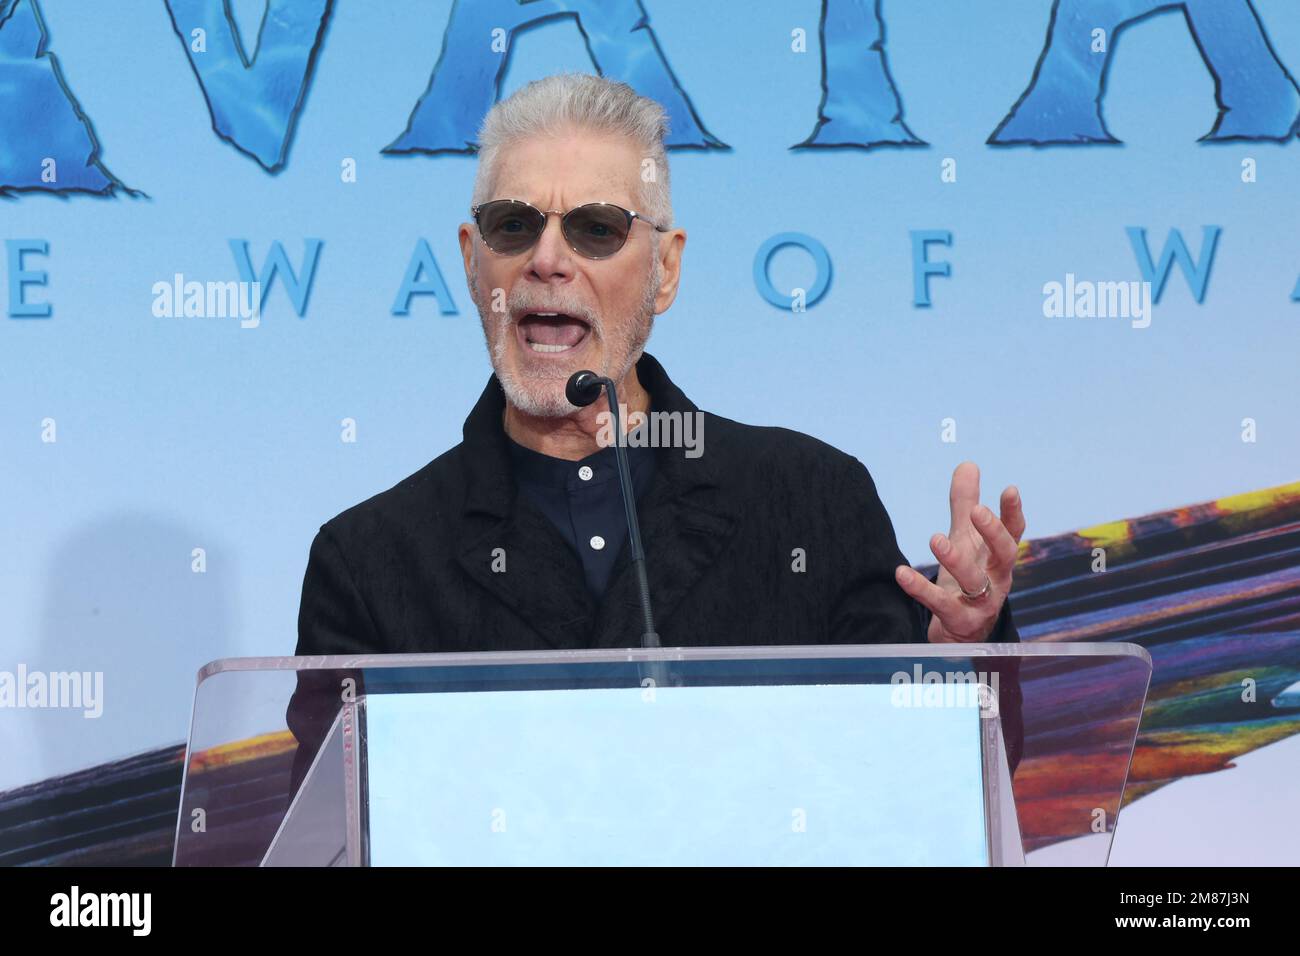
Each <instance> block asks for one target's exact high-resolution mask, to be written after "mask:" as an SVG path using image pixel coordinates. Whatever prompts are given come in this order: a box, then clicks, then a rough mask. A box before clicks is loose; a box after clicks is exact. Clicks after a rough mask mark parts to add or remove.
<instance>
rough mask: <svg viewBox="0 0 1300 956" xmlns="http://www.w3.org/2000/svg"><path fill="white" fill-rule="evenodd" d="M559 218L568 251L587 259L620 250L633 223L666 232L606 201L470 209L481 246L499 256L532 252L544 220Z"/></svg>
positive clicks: (518, 202) (504, 202) (517, 202)
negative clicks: (564, 209) (569, 205)
mask: <svg viewBox="0 0 1300 956" xmlns="http://www.w3.org/2000/svg"><path fill="white" fill-rule="evenodd" d="M552 213H553V214H555V215H557V216H559V217H560V230H561V232H563V233H564V238H565V240H566V241H567V242H568V243H569V248H570V249H572V250H573V251H574V252H576V253H577V254H578V255H580V256H585V257H586V258H588V259H604V258H606V257H607V256H612V255H613V254H614V253H616V252H618V250H620V249H622V248H623V245H624V243H626V242H627V237H628V233H630V232H631V231H632V223H633V222H634V221H635V220H637V219H640V220H641V221H642V222H644V223H646V224H647V225H650V226H654V228H655V230H656V231H657V232H667V231H668V227H667V226H660V225H657V224H656V223H653V222H651V221H650V220H649V219H647V218H646V217H645V216H643V215H641V214H640V213H636V212H632V210H630V209H624V208H623V207H622V206H615V205H614V204H613V203H608V202H589V203H586V204H584V205H582V206H575V207H574V208H572V209H570V210H569V211H568V212H560V211H559V210H558V209H548V210H545V211H543V210H541V209H538V208H537V207H536V206H533V205H530V204H528V203H526V202H524V201H523V200H522V199H494V200H492V201H491V202H485V203H481V204H480V205H477V206H474V207H472V208H471V209H470V215H472V216H473V217H474V222H476V223H477V224H478V232H479V235H480V236H482V237H483V242H484V244H486V245H487V247H488V248H489V249H491V250H492V251H493V252H495V253H497V254H498V255H503V256H517V255H519V253H521V252H526V251H527V250H529V249H531V248H532V247H533V246H534V245H535V244H536V242H537V240H538V239H540V238H541V237H542V233H543V232H544V231H545V229H546V218H547V217H548V216H550V215H551V214H552Z"/></svg>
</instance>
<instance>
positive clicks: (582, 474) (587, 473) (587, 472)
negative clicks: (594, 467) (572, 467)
mask: <svg viewBox="0 0 1300 956" xmlns="http://www.w3.org/2000/svg"><path fill="white" fill-rule="evenodd" d="M578 477H579V478H581V479H582V480H583V481H591V468H590V467H589V466H588V465H583V466H582V467H581V468H579V469H578Z"/></svg>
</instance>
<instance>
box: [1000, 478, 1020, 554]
mask: <svg viewBox="0 0 1300 956" xmlns="http://www.w3.org/2000/svg"><path fill="white" fill-rule="evenodd" d="M1001 508H1002V524H1003V526H1004V527H1005V528H1006V529H1007V530H1008V531H1010V532H1011V537H1013V538H1015V539H1016V543H1017V544H1019V543H1020V539H1021V537H1023V535H1024V533H1025V507H1024V502H1022V501H1021V500H1020V489H1018V488H1017V487H1016V486H1015V485H1011V486H1009V487H1007V488H1005V489H1004V490H1003V492H1002V502H1001Z"/></svg>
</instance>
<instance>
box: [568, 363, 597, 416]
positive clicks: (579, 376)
mask: <svg viewBox="0 0 1300 956" xmlns="http://www.w3.org/2000/svg"><path fill="white" fill-rule="evenodd" d="M600 386H601V382H600V376H599V375H597V374H596V373H595V372H592V371H589V370H586V369H584V370H583V371H581V372H574V373H573V374H572V375H570V376H569V381H568V383H567V384H566V385H565V386H564V397H565V398H566V399H568V400H569V404H570V405H573V406H576V407H577V408H586V407H587V406H588V405H590V404H591V403H592V402H594V401H595V400H596V399H598V398H600Z"/></svg>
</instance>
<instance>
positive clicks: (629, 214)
mask: <svg viewBox="0 0 1300 956" xmlns="http://www.w3.org/2000/svg"><path fill="white" fill-rule="evenodd" d="M499 202H508V203H518V204H519V205H521V206H527V207H528V208H529V209H531V210H533V211H534V212H536V213H538V214H539V215H540V216H541V217H542V228H541V229H540V230H539V231H538V233H537V238H536V239H534V240H533V241H532V242H531V243H529V244H528V245H527V246H525V247H524V248H523V249H520V250H519V251H518V252H497V250H495V249H492V245H491V243H489V242H488V241H487V237H485V236H484V235H483V225H482V223H480V222H479V218H478V217H479V212H480V211H481V210H482V209H483V208H484V207H485V206H490V205H492V204H493V203H499ZM589 206H607V207H608V208H610V209H617V210H618V211H619V212H621V213H622V214H623V217H624V218H625V219H626V220H627V234H626V235H624V237H623V244H622V245H621V246H619V247H618V248H617V249H615V250H614V251H613V252H610V253H607V254H606V255H603V256H593V255H588V254H587V253H585V252H583V251H582V250H581V249H579V248H578V247H577V246H575V245H574V244H573V240H572V239H570V238H569V232H568V230H567V229H566V228H565V226H564V220H565V219H567V218H568V217H569V216H570V215H572V214H573V213H575V212H577V211H578V210H579V209H586V208H588V207H589ZM469 214H470V216H471V217H473V219H474V225H475V226H477V227H478V236H479V238H480V239H482V240H483V245H485V246H487V247H488V248H489V249H491V250H492V252H493V253H494V254H495V255H498V256H519V255H523V254H524V253H525V252H527V251H528V250H529V249H532V248H533V246H535V245H537V243H538V242H539V241H540V240H541V238H542V233H544V232H545V231H546V224H547V222H549V221H550V218H551V216H552V215H555V216H559V217H560V233H561V234H562V235H563V236H564V241H565V242H566V243H568V246H569V248H570V249H572V250H573V251H574V252H575V253H577V254H578V255H580V256H582V257H583V258H584V259H594V260H597V261H599V260H601V259H608V258H610V256H616V255H618V254H619V253H620V252H622V251H623V248H624V247H625V246H626V245H627V240H628V237H629V236H631V235H632V223H634V222H635V221H636V220H638V219H640V220H641V221H642V222H644V223H645V224H646V225H647V226H652V227H653V228H654V230H655V232H668V231H669V227H668V226H661V225H659V224H658V223H657V222H655V221H654V220H652V219H649V218H648V217H646V216H643V215H641V213H639V212H637V211H635V210H633V209H624V208H623V207H622V206H620V205H618V204H617V203H612V202H585V203H582V204H581V205H579V206H574V207H573V208H572V209H569V210H567V211H562V210H559V209H538V208H537V207H536V206H534V205H533V204H532V203H530V202H528V201H527V200H524V199H489V200H488V201H487V202H484V203H478V204H476V205H473V206H470V207H469Z"/></svg>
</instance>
